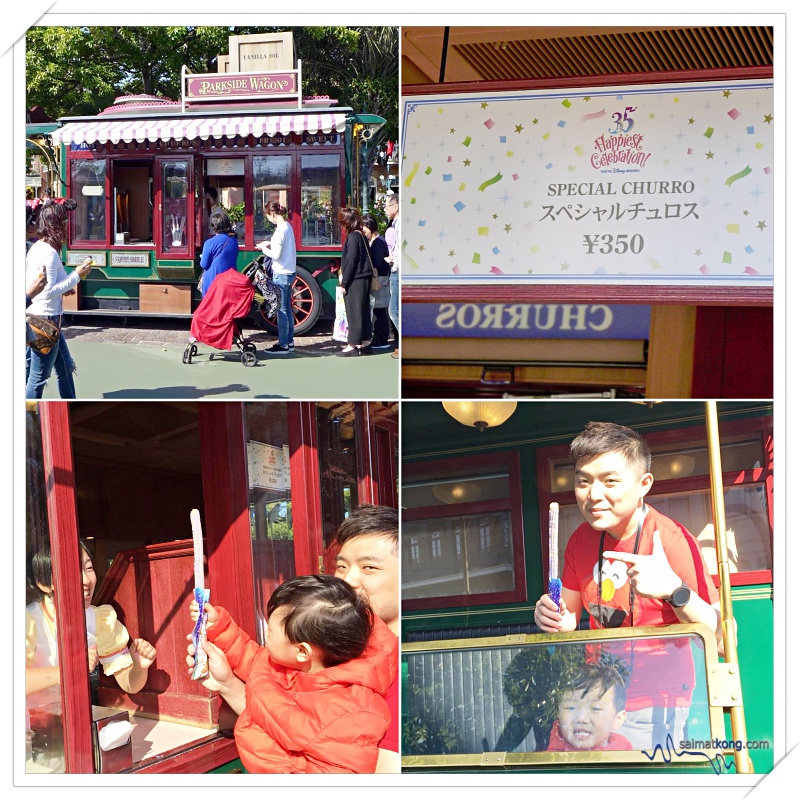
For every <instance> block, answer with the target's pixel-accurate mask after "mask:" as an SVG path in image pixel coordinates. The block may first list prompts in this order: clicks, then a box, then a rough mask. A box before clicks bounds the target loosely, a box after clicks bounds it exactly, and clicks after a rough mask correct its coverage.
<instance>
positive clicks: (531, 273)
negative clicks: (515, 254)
mask: <svg viewBox="0 0 800 800" xmlns="http://www.w3.org/2000/svg"><path fill="white" fill-rule="evenodd" d="M587 99H588V98H587ZM528 275H533V270H532V269H529V270H528Z"/></svg>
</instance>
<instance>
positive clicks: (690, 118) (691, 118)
mask: <svg viewBox="0 0 800 800" xmlns="http://www.w3.org/2000/svg"><path fill="white" fill-rule="evenodd" d="M689 124H690V125H694V117H689Z"/></svg>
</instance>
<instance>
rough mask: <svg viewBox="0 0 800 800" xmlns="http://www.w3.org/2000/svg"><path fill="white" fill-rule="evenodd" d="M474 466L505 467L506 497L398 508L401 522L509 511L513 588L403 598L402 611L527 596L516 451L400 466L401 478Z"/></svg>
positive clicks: (500, 601) (484, 603) (513, 600)
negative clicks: (458, 513) (411, 598)
mask: <svg viewBox="0 0 800 800" xmlns="http://www.w3.org/2000/svg"><path fill="white" fill-rule="evenodd" d="M476 466H480V467H482V468H489V469H491V468H492V467H493V466H494V467H505V468H506V469H507V470H508V495H509V496H508V499H503V500H485V501H483V502H481V501H478V502H470V503H458V504H453V505H448V506H427V507H423V508H407V509H406V508H404V509H403V512H402V514H403V523H405V522H410V521H414V520H420V519H434V518H443V517H450V516H453V515H454V512H455V511H456V510H459V511H460V512H461V513H463V514H469V515H472V514H480V513H486V512H489V511H505V510H508V511H509V512H510V513H511V547H512V550H513V553H514V589H513V590H510V591H505V592H487V593H485V594H461V595H444V596H442V597H425V598H418V599H414V600H403V602H402V608H403V611H422V610H426V609H440V608H463V607H466V606H470V607H471V606H488V605H500V604H503V603H521V602H525V601H526V600H527V599H528V590H527V584H526V576H525V535H524V527H523V517H522V481H521V476H520V466H519V453H518V452H517V451H516V450H504V451H502V452H497V453H488V454H480V455H474V456H463V457H460V458H450V459H441V460H436V461H419V462H416V463H412V464H407V465H405V466H404V468H403V481H404V482H406V481H410V480H414V479H415V478H417V477H421V476H422V475H430V474H431V472H432V471H436V470H441V472H442V473H453V472H456V471H461V470H471V469H473V468H474V467H476ZM401 574H402V573H401Z"/></svg>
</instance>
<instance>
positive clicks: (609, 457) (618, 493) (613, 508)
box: [575, 452, 653, 539]
mask: <svg viewBox="0 0 800 800" xmlns="http://www.w3.org/2000/svg"><path fill="white" fill-rule="evenodd" d="M652 485H653V476H652V475H651V474H650V473H649V472H645V473H644V474H643V475H639V474H638V473H637V471H635V470H634V469H631V467H629V466H628V462H627V461H626V459H625V457H624V456H623V455H622V454H621V453H614V452H612V453H603V454H602V455H599V456H597V457H596V458H593V459H591V460H589V461H579V462H578V463H577V464H576V465H575V499H576V500H577V501H578V508H580V510H581V514H583V517H584V519H585V520H586V521H587V522H588V523H589V524H590V525H591V526H592V528H594V529H595V530H596V531H606V532H607V533H608V534H609V535H611V536H613V537H614V538H615V539H622V538H625V537H627V536H630V535H631V533H633V532H634V531H635V530H636V526H637V523H638V516H637V514H636V511H637V509H638V508H639V506H640V505H641V503H642V498H643V497H644V496H645V495H646V494H647V493H648V492H649V491H650V487H651V486H652Z"/></svg>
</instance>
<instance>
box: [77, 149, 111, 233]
mask: <svg viewBox="0 0 800 800" xmlns="http://www.w3.org/2000/svg"><path fill="white" fill-rule="evenodd" d="M71 172H72V174H71V180H72V186H71V189H70V192H71V194H70V196H71V197H73V198H74V199H75V200H76V201H77V203H78V207H77V208H76V209H75V211H74V212H73V213H72V214H70V217H71V219H70V223H71V225H72V240H73V241H82V242H83V241H87V242H88V241H92V242H95V241H96V242H105V241H106V162H105V160H104V159H99V160H95V159H83V158H82V159H75V160H74V161H73V162H72V169H71Z"/></svg>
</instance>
